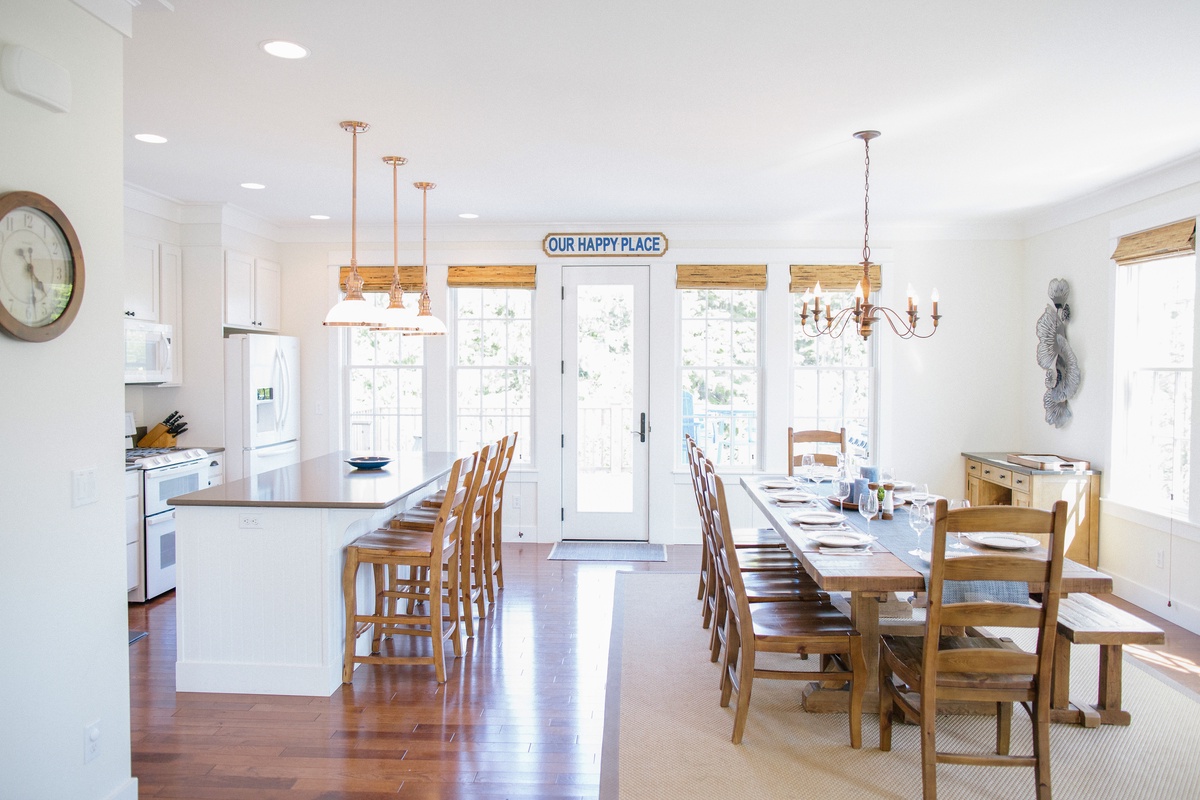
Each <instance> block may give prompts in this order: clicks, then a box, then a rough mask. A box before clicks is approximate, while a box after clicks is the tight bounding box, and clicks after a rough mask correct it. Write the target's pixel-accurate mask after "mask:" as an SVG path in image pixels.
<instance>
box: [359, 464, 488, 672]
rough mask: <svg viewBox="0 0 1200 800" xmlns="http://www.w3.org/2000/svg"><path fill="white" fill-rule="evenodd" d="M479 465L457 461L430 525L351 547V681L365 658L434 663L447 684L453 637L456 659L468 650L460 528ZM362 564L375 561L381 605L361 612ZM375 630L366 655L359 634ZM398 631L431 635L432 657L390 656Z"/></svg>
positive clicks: (367, 537) (385, 531)
mask: <svg viewBox="0 0 1200 800" xmlns="http://www.w3.org/2000/svg"><path fill="white" fill-rule="evenodd" d="M479 463H480V459H479V458H478V456H476V455H470V456H467V457H464V458H460V459H458V460H457V461H455V462H454V464H453V466H452V467H451V468H450V475H449V478H448V479H447V485H446V493H445V495H444V498H445V499H444V500H443V502H442V506H441V508H440V509H439V510H438V514H437V519H436V520H435V522H434V525H433V527H432V528H431V529H429V530H428V531H424V530H413V529H408V530H396V529H392V528H390V527H389V528H382V529H380V530H376V531H372V532H371V533H366V534H363V535H362V536H359V537H358V538H357V539H355V540H354V541H353V542H352V543H351V544H350V545H349V546H347V547H346V563H345V566H344V568H343V570H342V595H343V599H344V602H345V605H346V642H345V655H344V659H343V662H342V682H343V683H350V682H352V681H353V679H354V665H355V664H361V663H366V664H432V665H433V667H434V671H435V674H436V677H437V682H438V683H445V682H446V660H445V648H444V643H445V641H446V640H450V641H451V643H452V645H453V649H454V655H455V656H456V657H458V656H461V655H462V653H463V647H462V637H461V635H460V630H461V626H462V611H463V596H462V592H461V591H460V588H459V579H460V576H461V568H460V564H459V558H458V553H459V551H460V550H461V545H460V542H459V529H460V528H461V527H462V526H461V524H460V522H461V521H462V519H463V518H464V516H465V514H466V513H467V512H468V510H469V508H468V500H469V487H470V485H471V481H472V478H473V477H474V475H475V473H476V472H477V465H478V464H479ZM361 564H370V565H371V567H372V571H373V578H374V587H375V596H374V604H373V609H372V612H371V613H366V614H364V613H360V612H359V610H358V597H357V584H358V571H359V566H360V565H361ZM402 572H404V573H406V574H403V575H402V574H401V573H402ZM467 613H468V614H469V613H470V610H469V609H468V610H467ZM367 631H371V632H372V636H371V652H370V654H369V655H358V654H357V652H356V649H357V648H356V643H357V640H358V638H359V637H361V636H362V635H363V634H364V633H366V632H367ZM393 634H400V635H406V636H417V637H428V638H429V639H431V640H432V643H433V648H432V650H433V652H432V655H429V656H411V655H409V656H400V655H383V654H382V651H381V648H382V642H383V639H384V638H386V637H388V636H391V635H393Z"/></svg>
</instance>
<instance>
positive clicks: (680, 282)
mask: <svg viewBox="0 0 1200 800" xmlns="http://www.w3.org/2000/svg"><path fill="white" fill-rule="evenodd" d="M675 288H676V289H756V290H758V291H763V290H764V289H766V288H767V265H766V264H678V265H676V267H675Z"/></svg>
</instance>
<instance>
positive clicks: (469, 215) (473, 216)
mask: <svg viewBox="0 0 1200 800" xmlns="http://www.w3.org/2000/svg"><path fill="white" fill-rule="evenodd" d="M458 216H459V217H461V218H462V219H479V215H478V214H470V213H467V214H459V215H458Z"/></svg>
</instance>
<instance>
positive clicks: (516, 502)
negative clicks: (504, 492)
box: [512, 495, 521, 511]
mask: <svg viewBox="0 0 1200 800" xmlns="http://www.w3.org/2000/svg"><path fill="white" fill-rule="evenodd" d="M512 507H513V511H520V510H521V495H515V496H514V497H513V499H512Z"/></svg>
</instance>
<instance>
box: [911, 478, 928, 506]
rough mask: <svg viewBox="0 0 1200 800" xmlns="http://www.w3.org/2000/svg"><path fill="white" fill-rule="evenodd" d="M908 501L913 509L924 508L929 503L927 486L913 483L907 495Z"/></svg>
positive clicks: (926, 484)
mask: <svg viewBox="0 0 1200 800" xmlns="http://www.w3.org/2000/svg"><path fill="white" fill-rule="evenodd" d="M908 501H909V502H910V503H912V504H913V508H924V507H925V504H926V503H928V502H929V484H928V483H914V484H913V488H912V491H911V492H909V493H908Z"/></svg>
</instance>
